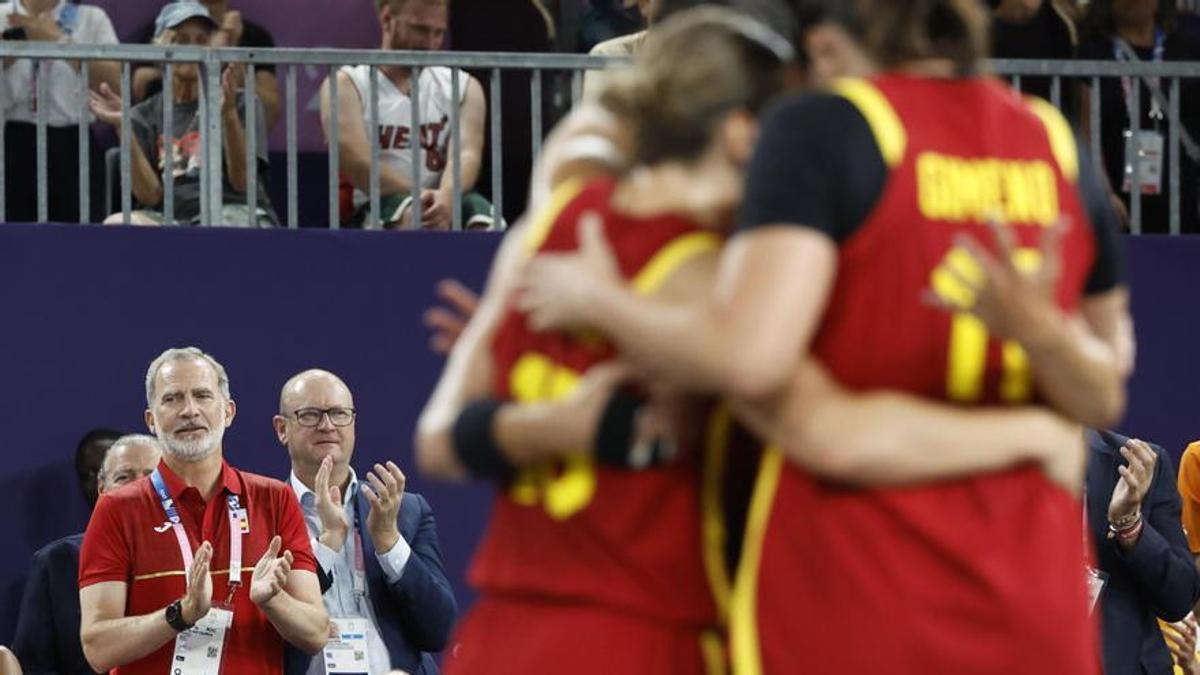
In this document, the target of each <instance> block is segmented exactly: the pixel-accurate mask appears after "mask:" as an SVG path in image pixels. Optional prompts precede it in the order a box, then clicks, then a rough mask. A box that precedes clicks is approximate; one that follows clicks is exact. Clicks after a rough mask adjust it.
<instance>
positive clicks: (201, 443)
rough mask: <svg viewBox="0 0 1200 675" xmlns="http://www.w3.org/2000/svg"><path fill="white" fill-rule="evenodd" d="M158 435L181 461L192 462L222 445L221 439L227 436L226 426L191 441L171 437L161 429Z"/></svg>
mask: <svg viewBox="0 0 1200 675" xmlns="http://www.w3.org/2000/svg"><path fill="white" fill-rule="evenodd" d="M156 435H157V436H158V440H159V442H160V443H162V445H163V448H165V449H166V451H167V453H168V454H170V455H171V456H173V457H174V458H176V459H178V460H179V461H181V462H188V463H191V462H199V461H200V460H202V459H204V458H205V457H208V456H209V455H211V454H212V453H213V451H214V450H216V449H217V448H219V447H221V439H222V438H223V437H224V436H225V427H220V428H218V429H217V430H216V431H209V432H208V433H206V434H205V435H204V436H201V437H200V438H197V439H195V440H191V441H181V440H177V439H174V438H171V437H169V436H167V435H166V433H164V432H163V431H161V430H159V432H158V433H157V434H156Z"/></svg>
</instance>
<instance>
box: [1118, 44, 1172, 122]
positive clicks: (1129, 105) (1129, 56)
mask: <svg viewBox="0 0 1200 675" xmlns="http://www.w3.org/2000/svg"><path fill="white" fill-rule="evenodd" d="M1166 53H1167V35H1166V33H1164V32H1163V31H1162V29H1159V30H1157V31H1155V32H1154V55H1153V56H1152V57H1151V60H1152V61H1153V62H1154V63H1162V62H1163V59H1164V58H1165V57H1166ZM1113 56H1114V57H1115V58H1116V60H1118V61H1122V62H1125V63H1139V62H1140V59H1138V56H1137V52H1135V51H1134V50H1133V47H1132V46H1130V44H1129V43H1128V42H1126V41H1125V40H1124V39H1123V38H1113ZM1147 79H1148V80H1149V81H1150V82H1152V83H1153V84H1155V85H1157V84H1158V78H1157V77H1154V78H1147ZM1121 90H1122V91H1123V92H1124V94H1125V109H1126V110H1127V111H1128V113H1129V123H1130V124H1133V119H1134V115H1138V114H1139V113H1140V111H1137V110H1134V109H1133V78H1131V77H1122V78H1121ZM1163 118H1164V115H1163V109H1162V106H1161V105H1159V103H1158V97H1156V96H1154V95H1151V96H1150V119H1152V120H1154V121H1155V122H1158V121H1161V120H1162V119H1163Z"/></svg>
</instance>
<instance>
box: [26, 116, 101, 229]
mask: <svg viewBox="0 0 1200 675" xmlns="http://www.w3.org/2000/svg"><path fill="white" fill-rule="evenodd" d="M88 142H89V144H90V145H89V149H90V157H89V158H90V162H89V165H90V166H89V172H90V179H91V189H90V191H89V193H90V195H91V200H92V203H91V206H92V208H91V214H88V220H89V221H92V222H99V220H97V218H98V217H100V216H101V213H100V212H101V211H103V210H104V202H103V200H104V157H103V155H102V154H101V152H100V151H99V150H98V148H97V145H96V142H95V140H94V139H93V138H92V136H91V134H90V133H89V134H88ZM46 161H47V169H46V178H47V181H46V189H47V196H48V200H47V201H48V205H49V212H48V214H47V216H48V220H49V221H50V222H54V223H78V222H79V129H78V127H76V126H74V125H72V126H68V127H51V126H47V127H46ZM4 208H5V213H4V219H5V221H7V222H10V223H32V222H38V220H39V219H38V217H37V216H38V213H37V125H34V124H29V123H28V122H11V121H10V122H8V123H7V124H5V126H4Z"/></svg>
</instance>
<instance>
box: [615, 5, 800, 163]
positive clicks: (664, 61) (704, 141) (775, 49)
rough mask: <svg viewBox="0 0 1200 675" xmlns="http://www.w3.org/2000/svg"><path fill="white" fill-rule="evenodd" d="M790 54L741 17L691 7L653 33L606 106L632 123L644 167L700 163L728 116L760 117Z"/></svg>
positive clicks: (617, 79) (782, 44) (765, 31)
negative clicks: (738, 112)
mask: <svg viewBox="0 0 1200 675" xmlns="http://www.w3.org/2000/svg"><path fill="white" fill-rule="evenodd" d="M790 49H791V46H790V44H789V43H788V42H787V41H786V40H784V39H783V38H782V37H780V36H778V35H777V34H774V33H773V32H772V31H771V30H770V29H769V28H766V27H765V26H762V25H761V24H758V23H757V22H756V21H754V20H753V19H750V18H749V17H747V16H745V15H743V14H740V13H738V12H734V11H732V10H729V9H723V8H716V7H705V8H700V9H694V10H690V11H687V12H683V13H681V14H678V15H675V16H672V17H671V18H669V19H668V20H666V21H665V22H664V23H663V24H661V25H660V26H658V27H657V28H655V29H654V30H652V31H650V32H649V33H648V35H647V38H646V42H645V44H644V45H643V47H642V49H641V50H640V51H639V52H638V54H637V56H636V58H635V62H634V67H632V68H629V69H627V70H625V71H623V72H619V73H616V74H614V75H613V76H612V77H611V78H609V79H608V80H607V81H606V86H605V88H604V89H603V91H602V93H601V94H600V101H601V103H602V104H603V105H604V106H605V107H606V108H608V109H609V110H612V111H613V112H615V113H616V114H618V115H619V116H621V117H622V118H623V119H624V120H625V121H626V122H627V123H628V124H630V125H631V127H632V129H633V136H634V141H635V143H634V147H635V159H636V160H637V161H638V162H639V163H642V164H654V163H658V162H663V161H668V160H683V161H688V160H693V159H695V158H697V157H699V156H700V154H701V153H703V152H704V150H705V149H706V148H707V147H708V144H709V139H710V136H711V134H712V132H713V130H714V129H715V127H716V125H717V123H719V122H720V121H721V120H722V119H724V117H725V116H726V115H727V114H728V113H730V112H732V111H734V110H737V109H744V110H747V111H749V112H750V113H752V114H757V113H758V112H759V111H761V110H762V108H763V107H764V106H765V105H766V103H767V102H768V101H769V100H770V99H771V98H772V97H773V96H774V95H775V94H776V93H777V92H778V91H779V88H780V86H781V84H782V75H781V66H782V62H783V61H784V60H786V58H785V57H788V56H790ZM781 52H788V54H783V53H781Z"/></svg>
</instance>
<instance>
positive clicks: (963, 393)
mask: <svg viewBox="0 0 1200 675" xmlns="http://www.w3.org/2000/svg"><path fill="white" fill-rule="evenodd" d="M1013 264H1014V265H1016V267H1017V269H1019V270H1021V271H1023V272H1033V271H1035V270H1037V268H1038V267H1040V266H1041V264H1042V252H1041V251H1040V250H1038V249H1036V248H1020V249H1017V250H1016V252H1015V253H1014V254H1013ZM951 270H954V271H955V272H957V273H958V274H957V276H956V275H955V274H954V273H952V272H951ZM958 277H962V278H964V279H967V280H969V281H971V282H978V281H980V280H982V278H983V269H982V268H980V267H979V265H978V263H976V262H975V259H974V258H972V257H971V256H970V254H969V253H967V251H966V250H965V249H963V248H961V247H955V248H953V249H950V252H949V253H947V254H946V257H945V258H943V259H942V263H941V264H940V265H938V267H937V268H935V269H934V270H933V273H932V274H931V275H930V281H931V282H932V286H933V290H934V292H935V293H937V294H938V295H939V296H941V297H942V299H944V300H947V301H949V302H950V303H952V304H954V305H956V306H958V307H964V308H965V307H970V306H971V305H972V304H974V302H975V295H974V291H973V290H972V289H971V288H970V287H968V286H967V285H965V284H963V283H962V282H961V281H959V278H958ZM990 340H991V336H990V335H988V331H987V326H985V325H984V323H983V321H980V320H979V319H978V318H976V317H975V316H973V315H972V314H971V313H970V312H967V311H965V310H964V311H961V312H956V313H955V314H954V315H953V316H952V317H951V319H950V349H949V361H948V363H947V364H946V394H947V395H948V396H949V398H950V400H952V401H958V402H961V403H975V402H977V401H979V400H980V398H981V397H982V396H983V382H984V376H985V374H986V372H987V356H988V343H989V341H990ZM1000 349H1001V361H1002V363H1003V371H1002V373H1001V376H1000V399H1001V400H1003V401H1004V402H1005V403H1013V404H1015V403H1023V402H1025V401H1028V400H1029V399H1030V398H1031V397H1032V396H1033V373H1032V372H1031V371H1030V368H1029V358H1028V356H1027V355H1026V354H1025V350H1024V349H1023V348H1022V347H1021V345H1019V344H1017V343H1016V342H1014V341H1012V340H1006V341H1004V342H1003V343H1001V346H1000Z"/></svg>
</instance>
